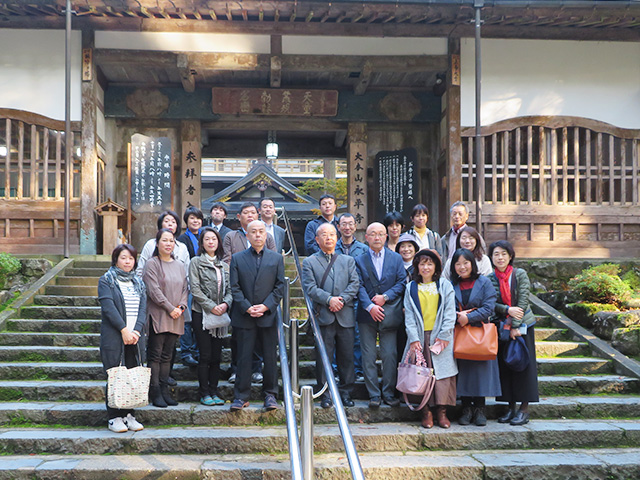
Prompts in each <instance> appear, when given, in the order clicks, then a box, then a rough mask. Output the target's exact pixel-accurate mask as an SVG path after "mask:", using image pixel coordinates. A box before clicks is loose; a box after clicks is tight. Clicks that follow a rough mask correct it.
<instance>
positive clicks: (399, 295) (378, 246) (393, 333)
mask: <svg viewBox="0 0 640 480" xmlns="http://www.w3.org/2000/svg"><path fill="white" fill-rule="evenodd" d="M365 238H366V240H367V243H368V244H369V249H368V252H367V253H365V254H364V255H360V256H359V257H356V259H355V260H356V268H357V269H358V275H359V276H360V290H359V292H358V313H357V321H358V328H359V329H360V346H361V348H362V367H363V369H364V383H365V386H366V387H367V391H368V393H369V408H378V407H379V406H380V397H381V390H380V385H379V383H378V369H377V368H376V340H377V339H378V337H379V338H380V359H381V360H382V400H383V401H384V403H386V404H387V405H391V406H397V405H398V404H399V403H400V402H399V401H398V399H397V398H395V391H396V375H397V368H398V349H397V346H396V337H397V333H398V329H399V328H404V314H403V312H402V300H403V295H404V288H405V279H406V273H405V270H404V264H403V261H402V257H401V256H400V255H399V254H397V253H396V252H392V251H391V250H389V249H388V248H386V247H385V246H384V244H385V241H386V240H387V229H386V228H385V226H384V225H383V224H381V223H372V224H371V225H369V226H368V227H367V232H366V234H365Z"/></svg>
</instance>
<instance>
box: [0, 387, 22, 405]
mask: <svg viewBox="0 0 640 480" xmlns="http://www.w3.org/2000/svg"><path fill="white" fill-rule="evenodd" d="M20 399H22V391H20V390H16V389H15V388H3V389H0V402H14V401H16V400H20Z"/></svg>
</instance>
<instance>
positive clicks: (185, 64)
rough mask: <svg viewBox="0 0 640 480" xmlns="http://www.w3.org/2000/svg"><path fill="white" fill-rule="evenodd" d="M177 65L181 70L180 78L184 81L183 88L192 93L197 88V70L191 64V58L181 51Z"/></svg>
mask: <svg viewBox="0 0 640 480" xmlns="http://www.w3.org/2000/svg"><path fill="white" fill-rule="evenodd" d="M176 66H177V67H178V71H179V72H180V80H181V81H182V88H184V91H185V92H189V93H192V92H194V91H195V90H196V76H195V73H196V71H195V70H193V69H192V68H191V66H190V65H189V58H188V57H187V55H185V54H184V53H179V54H178V58H177V62H176Z"/></svg>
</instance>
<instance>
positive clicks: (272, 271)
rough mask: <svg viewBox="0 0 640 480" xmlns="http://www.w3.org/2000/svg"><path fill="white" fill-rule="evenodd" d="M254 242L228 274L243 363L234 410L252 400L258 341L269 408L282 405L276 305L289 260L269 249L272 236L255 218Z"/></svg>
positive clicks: (235, 258)
mask: <svg viewBox="0 0 640 480" xmlns="http://www.w3.org/2000/svg"><path fill="white" fill-rule="evenodd" d="M247 238H248V240H249V243H250V244H251V246H250V247H249V248H248V249H245V250H243V251H241V252H239V253H236V254H235V255H233V256H232V257H231V266H230V267H229V276H230V280H231V292H232V294H233V304H232V305H231V327H232V328H233V330H234V331H235V334H236V339H237V348H238V366H237V375H236V382H235V385H234V389H233V392H234V400H233V402H232V403H231V407H230V409H231V411H238V410H242V409H243V408H245V407H246V406H248V405H249V396H250V394H251V362H252V357H253V351H254V347H255V345H256V344H260V345H261V346H262V354H263V356H264V382H263V388H262V389H263V392H264V394H265V400H264V407H265V409H267V410H274V409H276V408H278V404H277V402H276V395H277V393H278V370H277V363H276V360H277V357H276V348H277V346H278V327H277V324H276V321H278V317H277V314H276V312H277V308H278V305H279V304H280V300H282V295H283V291H284V261H283V259H282V255H280V254H278V253H276V252H273V251H271V250H269V249H267V248H265V243H266V241H267V238H268V234H267V231H266V230H265V227H264V223H262V222H261V221H259V220H254V221H253V222H251V223H249V225H247Z"/></svg>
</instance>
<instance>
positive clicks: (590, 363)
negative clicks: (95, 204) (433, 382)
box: [0, 257, 640, 479]
mask: <svg viewBox="0 0 640 480" xmlns="http://www.w3.org/2000/svg"><path fill="white" fill-rule="evenodd" d="M107 267H108V261H107V260H106V257H105V260H99V261H96V260H93V261H87V260H83V259H82V258H81V257H79V258H78V259H76V260H75V261H74V263H73V265H72V266H71V267H68V268H66V269H65V271H64V273H63V274H62V275H60V276H58V277H57V278H56V279H55V280H54V281H52V282H50V284H48V285H46V286H45V287H44V288H43V289H41V291H40V292H39V294H38V295H36V296H35V297H34V301H33V304H32V305H28V306H25V307H23V308H21V309H20V311H19V313H18V314H17V315H14V318H11V319H10V320H9V321H7V323H6V326H5V327H6V328H5V330H4V331H2V332H0V455H1V456H0V479H2V478H11V479H21V478H24V479H27V478H28V479H33V478H48V479H49V478H61V479H67V478H78V479H80V478H87V479H88V478H91V479H95V478H105V479H114V478H160V477H162V478H208V479H244V478H247V479H248V478H251V479H253V478H265V479H266V478H269V479H281V478H282V479H284V478H290V471H289V461H288V455H287V452H288V443H287V436H286V430H285V427H284V420H285V418H284V417H285V415H284V410H283V409H282V410H278V411H275V412H269V413H267V412H263V411H262V408H261V406H262V404H261V401H260V398H261V397H260V386H259V385H254V386H253V395H252V398H253V402H252V405H251V407H250V408H248V409H246V410H245V411H243V412H240V413H239V414H231V413H229V411H228V405H227V406H225V407H205V406H203V405H200V404H199V403H198V394H197V382H196V379H195V371H194V370H191V369H189V368H186V367H183V366H182V365H179V364H176V366H175V368H174V376H175V378H176V379H177V380H178V387H176V389H175V391H176V394H177V397H178V399H179V401H180V402H181V403H180V405H178V406H177V407H170V408H167V409H159V408H155V407H153V406H148V407H145V408H142V409H139V410H137V414H136V417H137V418H138V419H139V420H140V421H141V422H142V423H143V424H144V425H145V427H146V428H145V430H143V431H141V432H137V433H132V432H129V433H125V434H113V433H111V432H109V431H108V430H107V429H106V412H105V408H104V384H105V378H106V376H105V374H104V373H103V372H102V365H101V363H100V361H99V353H98V344H99V323H100V309H99V306H98V302H97V298H96V295H97V282H98V277H99V276H100V275H102V274H103V273H104V271H105V270H106V268H107ZM287 274H288V275H289V276H290V277H291V278H295V273H293V268H292V265H291V264H289V263H288V264H287ZM303 305H304V301H303V299H302V298H301V291H300V288H299V287H297V286H294V287H293V288H292V299H291V312H292V315H293V316H296V317H298V318H304V317H305V316H306V309H305V308H304V307H303ZM536 336H537V338H536V340H537V353H538V368H539V383H540V394H541V402H540V403H539V404H535V405H532V406H531V414H532V417H533V419H534V420H533V421H532V422H531V423H530V424H528V425H526V426H523V427H511V426H508V425H507V426H505V425H499V424H497V423H496V422H495V421H490V422H489V424H488V426H487V427H484V428H479V427H473V426H469V427H460V426H458V425H453V426H452V427H451V428H450V429H449V430H443V429H440V428H438V427H435V428H434V429H432V430H429V431H427V430H425V429H422V428H421V427H420V425H419V419H418V416H417V415H416V414H415V413H413V412H411V411H410V410H408V409H407V408H406V407H401V408H390V407H387V406H382V407H381V408H380V409H379V410H369V409H368V408H367V401H366V400H367V395H366V391H365V388H364V385H363V384H357V385H356V391H355V392H354V397H355V399H356V406H355V407H352V408H348V409H346V410H347V415H348V418H349V422H350V425H351V429H352V433H353V435H354V439H355V443H356V448H357V449H358V452H359V454H360V456H361V463H362V465H363V467H364V469H365V476H366V478H368V479H374V478H375V479H392V478H393V479H401V478H402V479H414V478H465V479H476V478H477V479H489V478H496V479H498V478H524V477H530V476H535V478H625V479H626V478H640V422H638V421H637V418H638V417H639V416H640V396H639V393H638V392H640V381H639V380H638V379H637V378H631V377H626V376H621V375H617V374H616V373H615V370H614V366H613V365H612V363H611V361H610V360H606V359H602V358H598V357H595V356H593V355H592V352H591V349H590V347H589V344H587V343H580V342H576V341H574V339H573V337H572V334H571V332H569V331H568V330H566V329H560V328H557V327H556V326H555V323H554V319H553V318H550V317H539V318H538V324H537V327H536ZM309 340H310V338H309V336H307V335H305V333H301V338H300V343H301V346H300V358H301V365H300V376H301V379H302V380H301V383H302V384H314V383H315V381H314V380H312V378H313V365H314V352H313V347H312V346H311V345H310V343H311V342H310V341H309ZM229 359H230V352H229V350H228V349H227V348H225V350H224V352H223V362H224V365H223V369H226V368H227V363H228V361H229ZM223 378H224V379H226V375H224V374H223ZM232 389H233V386H232V385H231V384H229V383H228V382H226V380H223V381H222V382H221V385H220V391H221V395H222V396H223V398H226V399H227V400H230V399H231V398H232ZM503 408H504V407H501V406H497V405H495V403H492V402H489V405H488V409H487V410H488V412H487V413H488V417H489V418H490V419H495V418H496V417H497V416H499V414H501V413H502V410H503ZM456 414H457V412H455V411H451V412H450V415H451V416H452V417H454V418H455V416H456ZM315 421H316V426H315V451H316V457H315V465H316V475H317V477H318V478H331V479H345V478H350V475H349V470H348V465H347V461H346V457H345V455H344V452H343V447H342V440H341V437H340V435H339V431H338V427H337V425H336V423H335V416H334V412H333V410H332V409H330V410H323V409H320V408H316V411H315Z"/></svg>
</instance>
